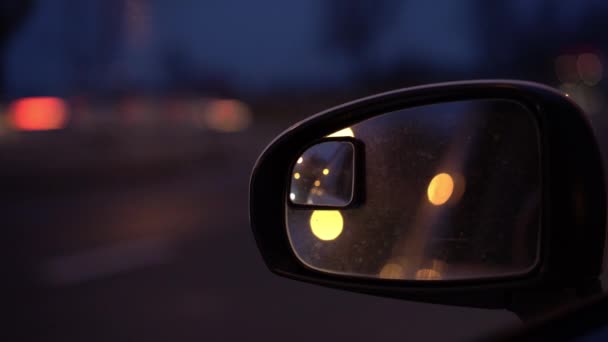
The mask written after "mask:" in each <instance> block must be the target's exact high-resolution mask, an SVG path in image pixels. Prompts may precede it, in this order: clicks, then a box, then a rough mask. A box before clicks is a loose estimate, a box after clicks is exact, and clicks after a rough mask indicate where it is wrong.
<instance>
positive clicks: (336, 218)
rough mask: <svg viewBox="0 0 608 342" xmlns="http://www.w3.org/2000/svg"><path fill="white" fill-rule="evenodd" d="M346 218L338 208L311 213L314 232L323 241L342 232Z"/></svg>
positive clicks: (333, 237) (311, 225)
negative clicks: (344, 218) (343, 217)
mask: <svg viewBox="0 0 608 342" xmlns="http://www.w3.org/2000/svg"><path fill="white" fill-rule="evenodd" d="M343 227H344V220H343V219H342V214H340V211H338V210H315V211H313V212H312V215H310V229H311V230H312V233H313V234H314V235H315V236H316V237H317V238H318V239H319V240H323V241H331V240H334V239H336V238H337V237H338V236H340V234H342V228H343Z"/></svg>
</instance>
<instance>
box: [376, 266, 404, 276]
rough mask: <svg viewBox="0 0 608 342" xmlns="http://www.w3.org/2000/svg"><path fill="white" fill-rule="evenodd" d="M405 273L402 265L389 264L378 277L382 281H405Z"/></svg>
mask: <svg viewBox="0 0 608 342" xmlns="http://www.w3.org/2000/svg"><path fill="white" fill-rule="evenodd" d="M404 273H405V272H404V271H403V267H401V265H399V264H395V263H388V264H386V265H384V266H383V267H382V269H381V270H380V273H378V276H379V277H380V278H382V279H403V278H405V276H404Z"/></svg>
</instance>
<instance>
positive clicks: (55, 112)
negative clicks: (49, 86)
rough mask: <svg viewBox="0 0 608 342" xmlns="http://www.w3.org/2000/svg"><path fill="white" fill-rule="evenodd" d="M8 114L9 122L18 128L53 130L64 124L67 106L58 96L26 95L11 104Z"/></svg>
mask: <svg viewBox="0 0 608 342" xmlns="http://www.w3.org/2000/svg"><path fill="white" fill-rule="evenodd" d="M9 115H10V116H9V123H10V124H11V125H12V126H13V127H14V128H16V129H18V130H22V131H44V130H53V129H61V128H64V127H65V126H66V124H67V121H68V108H67V104H66V102H65V101H64V100H63V99H61V98H58V97H50V96H46V97H26V98H22V99H18V100H15V102H13V103H12V104H11V106H10V109H9Z"/></svg>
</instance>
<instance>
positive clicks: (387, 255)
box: [286, 99, 541, 281]
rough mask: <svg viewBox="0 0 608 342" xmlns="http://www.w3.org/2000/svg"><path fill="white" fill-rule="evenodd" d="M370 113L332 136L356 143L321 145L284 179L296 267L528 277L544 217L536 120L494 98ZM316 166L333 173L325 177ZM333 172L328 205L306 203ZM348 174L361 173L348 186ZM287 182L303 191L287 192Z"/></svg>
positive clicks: (405, 275)
mask: <svg viewBox="0 0 608 342" xmlns="http://www.w3.org/2000/svg"><path fill="white" fill-rule="evenodd" d="M379 114H380V115H378V116H375V117H373V118H370V119H368V120H365V121H362V122H359V123H357V124H355V125H352V126H351V127H344V129H342V130H340V131H338V132H336V133H334V134H332V135H331V137H336V136H345V137H351V138H352V139H355V140H356V141H357V144H350V143H346V142H340V143H336V142H332V141H328V142H326V143H322V144H319V145H315V146H313V147H311V148H310V149H309V150H306V151H305V152H304V153H303V154H302V155H300V156H298V155H294V160H300V159H299V158H302V159H301V160H302V162H301V163H300V164H298V163H297V162H296V163H295V167H294V170H291V173H292V183H291V187H290V188H291V193H290V194H288V195H287V198H286V226H287V230H288V235H289V239H290V242H291V245H292V248H293V250H294V252H295V254H296V255H297V257H298V258H299V259H300V260H301V261H302V262H303V263H304V264H305V265H307V266H308V267H311V268H314V269H317V270H321V271H324V272H329V273H337V274H344V275H349V276H360V277H369V278H383V279H401V280H421V281H441V280H463V279H480V278H493V277H503V276H512V275H519V274H524V273H526V272H529V271H530V270H531V269H532V268H533V267H534V266H535V265H536V263H537V260H538V253H539V231H540V213H541V208H540V204H541V201H540V199H541V193H540V191H541V178H540V144H539V131H538V127H537V122H536V119H535V116H534V115H533V114H532V113H531V112H530V111H528V110H527V109H526V108H525V107H524V106H523V105H521V104H519V103H517V102H513V101H508V100H499V99H497V100H470V101H458V102H447V103H440V104H433V105H427V106H420V107H414V108H408V109H404V110H400V111H395V112H390V113H385V114H381V113H379ZM326 144H330V145H326ZM324 145H325V146H324ZM354 149H357V150H355V151H353V150H354ZM358 149H360V151H359V150H358ZM360 154H361V155H363V156H364V157H363V158H361V159H360V160H355V159H354V158H353V156H354V155H357V156H358V155H360ZM314 158H316V159H317V160H318V161H317V164H315V165H314V166H310V169H306V171H305V170H304V169H303V168H302V167H303V165H304V163H305V162H306V161H307V160H308V159H314ZM353 163H354V164H357V163H364V164H363V165H356V167H353V166H352V165H353ZM325 165H331V169H330V171H329V174H328V175H324V176H323V170H324V169H325V168H327V167H325ZM333 169H336V170H345V171H344V172H343V173H342V176H341V177H337V178H335V179H334V180H331V181H330V179H329V178H328V179H327V183H326V184H325V185H327V186H328V189H331V190H325V189H324V191H328V192H324V194H325V193H331V195H326V196H323V195H318V194H313V195H311V193H312V191H313V190H315V188H318V187H315V186H314V185H315V183H314V182H315V181H316V180H320V181H324V178H323V177H327V176H330V175H332V172H333ZM354 169H357V170H358V169H361V170H363V172H361V173H362V174H361V175H355V177H357V187H352V182H353V170H354ZM296 172H300V177H301V178H300V179H304V177H305V176H304V174H305V173H306V177H310V180H312V186H311V185H310V184H308V185H299V183H295V182H293V180H294V176H295V173H296ZM319 172H320V174H319ZM336 175H338V172H336ZM321 184H324V183H321ZM321 184H320V185H321ZM349 184H351V186H350V187H349V186H348V185H349ZM348 189H351V192H353V191H354V192H359V191H360V192H362V194H361V196H359V194H357V193H355V194H353V193H349V192H348ZM292 194H295V198H294V196H293V195H292ZM301 194H302V195H301ZM301 196H302V197H301ZM353 196H354V198H357V203H354V205H351V206H349V207H346V208H318V207H314V208H313V207H308V206H307V205H315V204H317V205H318V204H321V203H323V204H330V205H331V204H338V205H341V204H345V203H347V202H349V201H350V199H352V198H353ZM294 204H298V205H294Z"/></svg>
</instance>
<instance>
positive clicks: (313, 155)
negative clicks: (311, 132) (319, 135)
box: [287, 141, 355, 207]
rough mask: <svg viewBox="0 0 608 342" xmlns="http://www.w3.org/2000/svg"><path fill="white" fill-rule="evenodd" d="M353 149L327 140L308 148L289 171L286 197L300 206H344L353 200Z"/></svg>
mask: <svg viewBox="0 0 608 342" xmlns="http://www.w3.org/2000/svg"><path fill="white" fill-rule="evenodd" d="M354 156H355V150H354V146H353V144H352V143H350V142H346V141H326V142H322V143H319V144H316V145H314V146H312V147H310V148H308V149H307V150H306V151H304V153H303V154H302V155H301V156H300V157H299V158H298V159H297V160H296V163H295V165H294V167H293V169H292V171H291V186H290V190H289V198H288V199H287V200H288V201H290V202H291V203H292V204H296V205H303V206H326V207H345V206H347V205H349V204H350V203H351V201H352V199H353V191H354V170H355V168H354Z"/></svg>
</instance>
